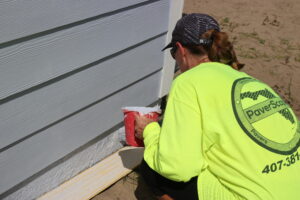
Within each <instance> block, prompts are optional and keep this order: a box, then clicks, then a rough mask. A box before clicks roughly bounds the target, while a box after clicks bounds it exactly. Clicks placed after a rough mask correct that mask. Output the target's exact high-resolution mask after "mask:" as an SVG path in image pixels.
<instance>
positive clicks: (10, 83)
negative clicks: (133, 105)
mask: <svg viewBox="0 0 300 200" xmlns="http://www.w3.org/2000/svg"><path fill="white" fill-rule="evenodd" d="M166 10H168V1H166V0H163V1H158V2H154V3H152V4H147V5H144V6H142V7H138V8H135V9H131V10H127V11H125V12H122V13H119V14H116V15H113V16H109V17H105V18H101V19H98V20H95V21H92V22H88V23H86V24H82V25H79V26H76V27H72V28H70V29H66V30H63V31H59V32H56V33H53V34H51V35H47V36H43V37H40V38H36V39H33V40H30V41H26V42H24V43H20V44H16V45H13V46H10V47H7V48H3V49H0V70H1V73H0V100H1V99H4V98H6V97H8V96H10V95H13V94H15V93H18V92H22V91H24V90H26V89H28V88H31V87H34V86H36V85H39V84H42V83H44V82H46V81H49V80H51V79H54V78H56V77H58V76H61V75H63V74H65V73H68V72H70V71H72V70H76V69H78V68H80V67H82V66H84V65H87V64H89V63H91V62H95V61H97V60H99V59H101V58H104V57H106V56H109V55H111V54H113V53H116V52H117V51H120V50H122V49H125V48H127V47H130V46H132V45H134V44H136V43H139V42H142V41H144V40H146V39H149V38H151V37H153V36H155V35H158V34H160V33H163V32H165V31H167V25H168V12H166ZM158 22H159V23H158ZM1 29H2V27H1ZM20 74H21V75H22V76H20Z"/></svg>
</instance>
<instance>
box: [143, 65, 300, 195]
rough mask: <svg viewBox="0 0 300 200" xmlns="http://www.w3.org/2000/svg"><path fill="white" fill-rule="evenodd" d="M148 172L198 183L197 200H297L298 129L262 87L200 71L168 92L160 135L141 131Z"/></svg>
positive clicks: (239, 76) (226, 73) (223, 72)
mask: <svg viewBox="0 0 300 200" xmlns="http://www.w3.org/2000/svg"><path fill="white" fill-rule="evenodd" d="M143 135H144V143H145V152H144V159H145V161H146V162H147V164H148V165H149V166H150V167H151V168H152V169H153V170H155V171H157V172H158V173H160V174H161V175H162V176H164V177H166V178H168V179H171V180H174V181H184V182H186V181H189V180H190V179H191V178H192V177H195V176H198V194H199V199H201V200H221V199H222V200H223V199H224V200H225V199H226V200H231V199H249V200H258V199H259V200H284V199H288V200H299V199H300V151H299V150H298V146H299V141H300V140H299V138H300V123H299V122H298V120H297V117H296V116H295V114H294V113H293V111H292V110H291V108H290V107H289V106H288V105H287V104H286V103H285V102H284V101H282V100H281V98H280V97H279V96H278V95H277V94H276V93H275V92H274V91H273V90H272V89H271V88H270V87H269V86H267V85H266V84H264V83H262V82H260V81H258V80H256V79H253V78H252V77H250V76H248V75H247V74H245V73H243V72H238V71H236V70H233V69H232V68H230V67H229V66H227V65H223V64H220V63H213V62H211V63H203V64H200V65H199V66H196V67H194V68H192V69H190V70H188V71H186V72H184V73H183V74H181V75H180V76H178V77H177V78H176V79H175V80H174V81H173V84H172V88H171V91H170V94H169V98H168V103H167V107H166V111H165V115H164V120H163V124H162V127H160V126H159V124H158V123H156V122H153V123H151V124H149V125H147V126H146V128H145V130H144V133H143Z"/></svg>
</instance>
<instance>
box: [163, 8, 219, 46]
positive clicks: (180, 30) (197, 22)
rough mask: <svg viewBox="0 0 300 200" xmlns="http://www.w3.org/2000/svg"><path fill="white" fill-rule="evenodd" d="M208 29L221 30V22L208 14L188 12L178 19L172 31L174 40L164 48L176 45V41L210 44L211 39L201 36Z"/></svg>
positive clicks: (189, 43) (186, 43)
mask: <svg viewBox="0 0 300 200" xmlns="http://www.w3.org/2000/svg"><path fill="white" fill-rule="evenodd" d="M208 30H217V31H220V28H219V24H218V22H217V21H216V20H215V19H214V18H212V17H211V16H209V15H206V14H199V13H192V14H187V15H185V16H184V17H182V18H181V19H180V20H178V22H177V23H176V26H175V29H174V30H173V33H172V40H171V42H170V43H169V44H168V45H167V46H166V47H165V48H163V50H165V49H167V48H171V47H174V46H175V43H176V42H180V43H181V44H183V45H207V44H210V43H211V42H212V41H211V40H210V39H204V38H200V36H201V35H202V34H203V33H205V32H207V31H208Z"/></svg>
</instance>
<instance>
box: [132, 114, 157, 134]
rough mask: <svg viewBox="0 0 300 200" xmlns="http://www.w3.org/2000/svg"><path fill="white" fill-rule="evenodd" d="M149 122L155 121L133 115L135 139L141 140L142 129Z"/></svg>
mask: <svg viewBox="0 0 300 200" xmlns="http://www.w3.org/2000/svg"><path fill="white" fill-rule="evenodd" d="M151 122H155V120H153V119H149V118H147V117H145V116H142V115H139V114H135V137H137V138H139V139H141V140H143V139H144V138H143V132H144V129H145V127H146V126H147V125H148V124H150V123H151Z"/></svg>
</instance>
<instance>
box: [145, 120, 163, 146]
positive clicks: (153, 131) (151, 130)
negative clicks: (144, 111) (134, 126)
mask: <svg viewBox="0 0 300 200" xmlns="http://www.w3.org/2000/svg"><path fill="white" fill-rule="evenodd" d="M159 133H160V126H159V124H158V123H157V122H151V123H150V124H148V125H147V126H146V127H145V129H144V132H143V137H144V143H145V145H146V144H147V143H148V141H149V140H151V138H156V137H158V135H159Z"/></svg>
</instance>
